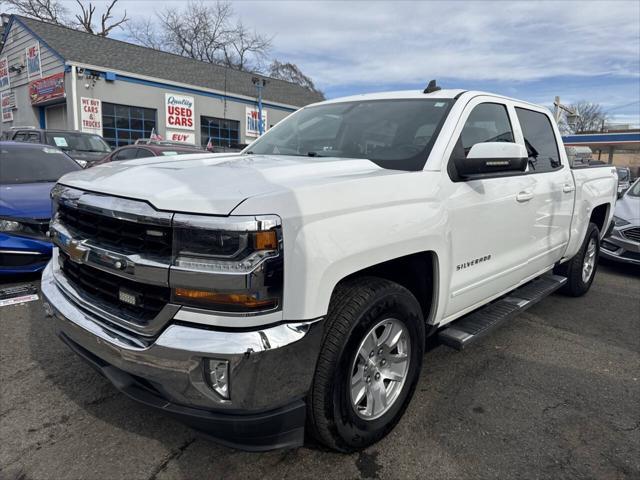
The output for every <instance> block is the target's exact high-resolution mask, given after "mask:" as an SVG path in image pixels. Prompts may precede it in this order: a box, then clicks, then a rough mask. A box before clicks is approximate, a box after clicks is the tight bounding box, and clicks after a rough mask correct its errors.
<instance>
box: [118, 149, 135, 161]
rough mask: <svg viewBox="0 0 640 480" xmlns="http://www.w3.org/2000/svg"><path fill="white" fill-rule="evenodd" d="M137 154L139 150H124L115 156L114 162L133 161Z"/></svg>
mask: <svg viewBox="0 0 640 480" xmlns="http://www.w3.org/2000/svg"><path fill="white" fill-rule="evenodd" d="M137 154H138V149H137V148H123V149H122V150H120V151H119V152H117V153H116V154H115V155H114V156H113V160H115V161H119V160H131V159H132V158H136V155H137Z"/></svg>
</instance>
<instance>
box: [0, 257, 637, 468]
mask: <svg viewBox="0 0 640 480" xmlns="http://www.w3.org/2000/svg"><path fill="white" fill-rule="evenodd" d="M23 280H25V282H27V283H37V278H27V279H23ZM5 286H6V284H5ZM0 328H1V329H2V330H1V334H0V479H2V480H5V479H7V480H18V479H20V480H30V479H54V480H57V479H157V480H162V479H173V478H175V479H182V478H184V479H205V478H206V479H215V478H241V479H254V478H255V479H267V478H278V479H304V478H310V479H314V480H318V479H324V478H331V479H373V478H389V479H396V478H397V479H400V478H416V479H417V478H421V479H422V478H432V479H440V478H442V479H456V480H457V479H491V478H495V479H510V478H514V479H516V478H517V479H533V478H540V479H554V480H556V479H564V478H593V479H626V478H628V479H638V478H640V272H639V271H638V270H637V269H632V268H624V267H622V266H618V265H613V264H604V265H602V264H601V265H600V268H599V271H598V275H597V277H596V280H595V283H594V285H593V287H592V289H591V291H590V292H589V293H588V294H587V295H586V296H584V297H582V298H577V299H575V298H567V297H564V296H561V295H552V296H551V297H549V298H547V299H545V300H543V301H542V302H541V303H540V304H538V305H536V306H535V307H533V308H532V309H530V310H529V311H527V312H525V313H523V314H522V315H520V316H519V317H517V318H516V319H514V320H512V321H511V322H509V323H508V324H505V325H503V326H501V327H499V328H498V329H496V330H495V331H494V332H492V333H491V334H490V335H488V336H486V337H485V338H483V339H482V340H480V341H478V342H477V343H476V344H474V345H473V346H471V347H470V348H468V349H467V350H465V351H464V352H457V351H455V350H451V349H449V348H447V347H445V346H437V345H432V346H431V347H430V349H429V351H428V352H427V354H426V355H425V357H424V369H423V373H422V377H421V379H420V383H419V385H418V388H417V390H416V395H415V396H414V398H413V400H412V402H411V404H410V406H409V408H408V410H407V412H406V414H405V416H404V418H403V419H402V420H401V422H400V423H399V425H398V426H397V427H396V428H395V429H394V430H393V432H391V434H390V435H389V436H388V437H387V438H385V439H384V440H383V441H381V442H379V443H378V444H376V445H373V446H372V447H370V448H368V449H367V450H366V451H363V452H361V453H356V454H352V455H342V454H337V453H333V452H330V451H326V450H325V449H323V448H321V447H319V446H317V445H314V444H313V443H309V444H308V445H306V446H305V447H303V448H298V449H295V450H286V451H274V452H268V453H246V452H240V451H236V450H232V449H229V448H225V447H221V446H217V445H215V444H213V443H211V442H210V441H209V440H207V439H205V438H202V437H200V436H198V435H197V434H195V433H194V431H193V430H190V429H189V428H187V427H185V426H183V425H182V424H180V423H178V422H177V421H175V420H173V419H170V418H167V417H165V416H163V415H161V414H159V413H157V412H155V411H153V410H150V409H148V408H146V407H144V406H141V405H138V404H136V403H134V402H133V401H132V400H129V399H128V398H127V397H125V396H124V395H122V394H120V393H118V392H117V391H116V390H115V389H114V388H113V387H112V386H111V385H110V384H109V383H108V381H107V380H106V379H104V378H102V377H101V376H99V375H98V374H97V373H96V372H95V371H94V370H93V369H91V367H89V366H88V365H86V364H85V363H84V362H83V361H81V360H80V359H79V358H77V357H76V356H75V354H73V353H72V352H71V351H70V350H69V349H68V348H67V347H66V346H65V345H63V344H62V343H61V342H60V341H59V340H58V339H57V338H56V337H55V336H54V333H53V330H52V328H51V323H50V321H49V319H48V318H46V317H45V315H44V311H43V309H42V306H41V304H40V302H30V303H25V304H21V305H14V306H6V307H0Z"/></svg>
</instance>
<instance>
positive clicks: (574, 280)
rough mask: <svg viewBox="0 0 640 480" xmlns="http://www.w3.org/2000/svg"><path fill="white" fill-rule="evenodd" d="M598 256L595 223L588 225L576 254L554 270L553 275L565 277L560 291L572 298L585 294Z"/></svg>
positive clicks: (598, 236) (598, 246)
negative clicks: (565, 280) (565, 279)
mask: <svg viewBox="0 0 640 480" xmlns="http://www.w3.org/2000/svg"><path fill="white" fill-rule="evenodd" d="M599 255H600V230H599V229H598V226H597V225H596V224H595V223H590V224H589V227H588V228H587V234H586V235H585V238H584V241H583V242H582V246H581V247H580V250H579V251H578V253H576V255H575V256H574V257H573V258H572V259H571V260H569V261H568V262H565V263H563V264H562V265H558V266H557V267H556V268H555V273H557V274H559V275H563V276H565V277H567V283H565V285H564V286H563V287H562V289H561V290H560V291H561V292H562V293H565V294H567V295H570V296H572V297H579V296H582V295H584V294H585V293H587V292H588V291H589V288H591V284H592V283H593V279H594V277H595V275H596V269H597V268H598V257H599Z"/></svg>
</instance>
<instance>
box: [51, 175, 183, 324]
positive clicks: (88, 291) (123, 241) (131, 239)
mask: <svg viewBox="0 0 640 480" xmlns="http://www.w3.org/2000/svg"><path fill="white" fill-rule="evenodd" d="M52 196H53V199H54V202H55V214H54V217H53V221H52V223H51V234H52V240H53V242H54V244H55V245H56V246H57V247H58V248H59V252H58V254H57V256H56V255H54V256H55V257H56V258H57V262H56V263H57V265H58V266H59V272H58V275H59V276H60V279H59V281H58V283H59V286H60V287H61V288H62V289H63V290H64V291H65V292H66V294H67V295H68V296H69V297H70V298H71V299H72V300H74V301H75V302H76V303H77V304H78V306H79V307H80V308H82V309H84V310H87V311H89V312H91V313H92V314H93V315H95V316H96V318H99V319H100V320H101V321H108V322H109V323H110V324H112V325H116V324H117V325H118V326H119V327H121V328H124V329H126V330H129V331H131V332H135V333H137V334H140V335H144V336H154V335H156V334H158V333H159V332H160V331H161V330H162V328H164V326H165V325H166V324H167V322H168V321H170V319H171V318H172V317H173V315H174V314H175V313H176V312H177V310H178V309H179V307H178V306H177V305H173V304H171V303H170V300H171V290H170V289H169V286H168V281H169V266H170V263H171V254H172V230H171V220H172V217H173V214H172V213H168V212H161V211H158V210H155V209H154V208H153V207H152V206H151V205H150V204H148V203H146V202H143V201H138V200H130V199H124V198H120V197H112V196H108V195H101V194H97V193H92V192H85V191H82V190H77V189H73V188H68V187H64V186H56V188H55V189H54V191H53V194H52Z"/></svg>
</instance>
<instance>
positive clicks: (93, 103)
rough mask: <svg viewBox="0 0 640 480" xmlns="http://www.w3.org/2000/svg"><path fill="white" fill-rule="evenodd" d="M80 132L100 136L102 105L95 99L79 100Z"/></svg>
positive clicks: (84, 98) (83, 98)
mask: <svg viewBox="0 0 640 480" xmlns="http://www.w3.org/2000/svg"><path fill="white" fill-rule="evenodd" d="M80 108H82V114H81V117H80V119H81V130H82V131H83V132H87V133H95V134H96V135H100V136H102V104H101V102H100V100H97V99H95V98H86V97H82V98H80Z"/></svg>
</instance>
